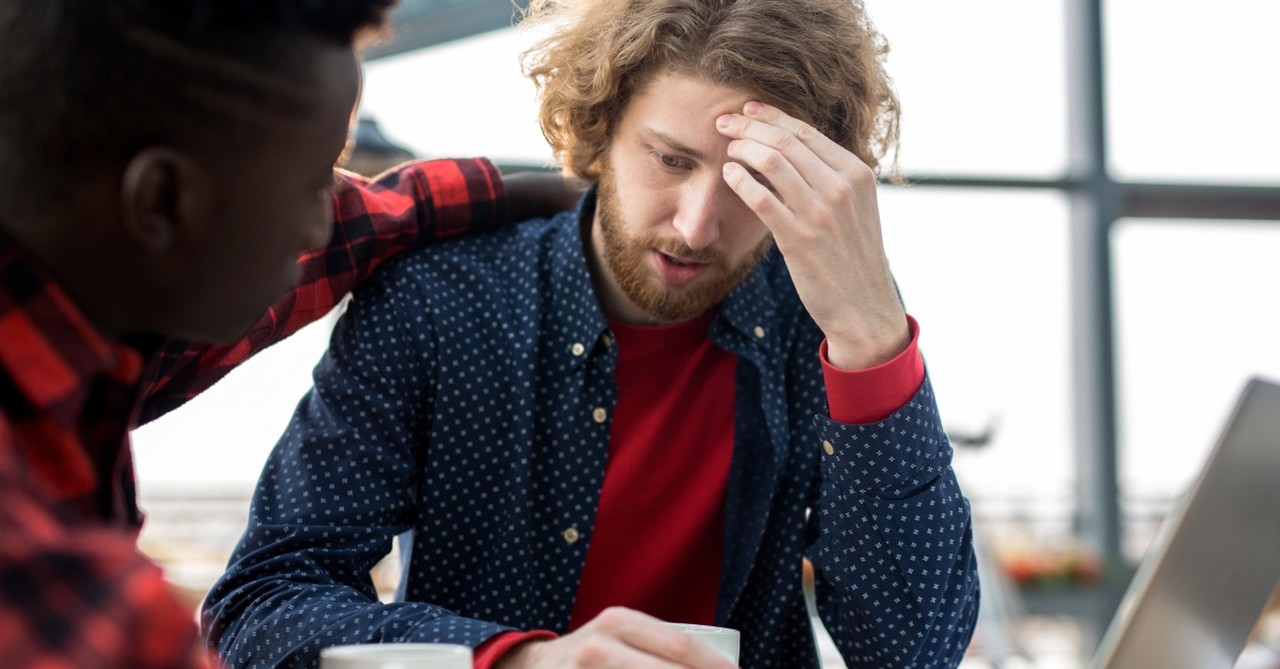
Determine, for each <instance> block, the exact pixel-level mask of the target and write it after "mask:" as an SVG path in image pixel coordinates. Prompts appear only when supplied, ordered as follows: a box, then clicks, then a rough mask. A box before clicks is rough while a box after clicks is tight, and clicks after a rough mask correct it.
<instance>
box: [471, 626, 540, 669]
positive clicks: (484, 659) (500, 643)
mask: <svg viewBox="0 0 1280 669" xmlns="http://www.w3.org/2000/svg"><path fill="white" fill-rule="evenodd" d="M557 636H558V635H557V634H556V633H555V632H549V631H546V630H533V631H532V632H503V633H502V634H497V635H495V636H492V637H490V638H489V640H488V641H486V642H484V643H482V644H480V646H479V647H478V648H476V652H475V657H474V658H472V659H473V666H474V668H475V669H491V668H492V667H493V665H494V663H495V662H497V661H498V658H500V657H502V656H503V655H504V654H505V653H506V652H507V651H509V650H511V649H512V648H514V647H516V646H517V645H519V644H522V643H524V642H526V641H549V640H551V639H555V638H556V637H557Z"/></svg>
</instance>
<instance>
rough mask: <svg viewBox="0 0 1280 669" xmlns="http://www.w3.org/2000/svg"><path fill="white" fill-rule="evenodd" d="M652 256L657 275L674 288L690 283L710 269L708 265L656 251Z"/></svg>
mask: <svg viewBox="0 0 1280 669" xmlns="http://www.w3.org/2000/svg"><path fill="white" fill-rule="evenodd" d="M652 255H653V264H654V267H655V268H656V269H657V270H658V275H659V276H661V277H662V279H663V280H664V281H666V282H667V283H669V284H672V285H676V286H683V285H685V284H688V283H692V282H693V281H695V280H696V279H697V278H698V277H700V276H702V275H703V274H704V273H705V272H706V271H707V269H708V268H710V267H711V265H710V264H709V263H704V262H696V261H693V260H689V259H687V258H680V257H678V256H673V255H668V254H666V253H663V252H661V251H657V250H655V251H653V252H652Z"/></svg>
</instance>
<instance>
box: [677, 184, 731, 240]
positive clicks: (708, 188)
mask: <svg viewBox="0 0 1280 669" xmlns="http://www.w3.org/2000/svg"><path fill="white" fill-rule="evenodd" d="M720 185H721V184H719V183H714V182H708V183H705V184H703V183H689V184H687V187H686V188H685V189H684V191H683V192H682V193H681V194H680V204H679V208H678V209H677V210H676V215H675V219H674V220H673V221H672V225H673V226H674V227H675V229H676V232H678V233H680V237H681V238H682V239H684V243H685V244H687V245H688V246H689V248H691V249H695V250H698V249H704V248H706V247H708V246H710V245H711V244H713V243H714V242H715V241H716V239H718V238H719V237H720V217H721V203H722V202H723V197H724V193H723V192H722V189H721V188H720Z"/></svg>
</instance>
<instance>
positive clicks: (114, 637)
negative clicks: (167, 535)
mask: <svg viewBox="0 0 1280 669" xmlns="http://www.w3.org/2000/svg"><path fill="white" fill-rule="evenodd" d="M17 462H18V459H17V456H16V454H15V453H14V450H13V446H12V444H10V443H9V442H8V440H7V436H6V433H5V432H4V425H3V420H0V658H3V662H0V664H3V665H4V667H5V668H6V669H35V668H37V667H40V668H44V667H59V668H61V669H90V668H92V669H194V668H197V667H199V668H210V667H213V666H214V663H213V661H212V660H210V659H209V658H208V657H207V656H206V655H205V654H204V651H203V650H202V648H201V647H200V644H199V635H198V633H197V630H196V627H195V620H194V612H193V611H190V610H189V609H188V607H185V606H183V605H182V604H181V603H179V601H178V600H177V598H176V597H175V596H174V594H173V593H172V591H171V590H170V588H169V586H168V584H167V583H166V582H165V580H164V577H163V576H162V574H161V572H160V569H159V568H158V567H157V566H155V565H154V564H152V563H151V562H149V561H148V560H147V559H146V558H144V557H143V556H142V555H140V554H139V553H138V552H137V550H136V549H135V548H134V545H133V541H132V540H131V538H130V537H128V536H125V535H123V534H121V533H118V532H114V531H111V530H109V529H100V528H86V527H76V526H71V525H67V524H64V523H62V522H61V521H59V520H58V516H57V514H56V512H55V511H54V510H53V509H52V507H51V506H49V505H48V504H47V503H46V502H45V499H46V498H45V497H44V495H43V494H41V493H40V491H39V490H37V489H35V488H34V487H33V486H32V484H31V482H30V478H29V477H24V476H22V472H21V468H20V467H19V466H18V465H17V464H16V463H17Z"/></svg>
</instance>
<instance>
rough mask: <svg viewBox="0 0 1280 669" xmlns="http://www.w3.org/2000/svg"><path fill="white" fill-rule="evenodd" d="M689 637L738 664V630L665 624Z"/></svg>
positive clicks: (688, 624)
mask: <svg viewBox="0 0 1280 669" xmlns="http://www.w3.org/2000/svg"><path fill="white" fill-rule="evenodd" d="M667 624H668V625H671V626H672V627H675V628H676V629H678V630H680V631H681V632H684V633H685V634H688V635H689V636H691V637H693V638H695V639H697V640H699V641H701V642H702V643H705V644H707V645H708V646H711V648H712V649H713V650H715V651H716V652H717V653H720V654H721V655H723V656H725V657H727V658H729V661H731V662H733V663H734V664H735V665H736V664H738V639H739V634H738V630H735V629H729V628H728V627H716V626H714V625H693V624H690V623H667Z"/></svg>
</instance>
